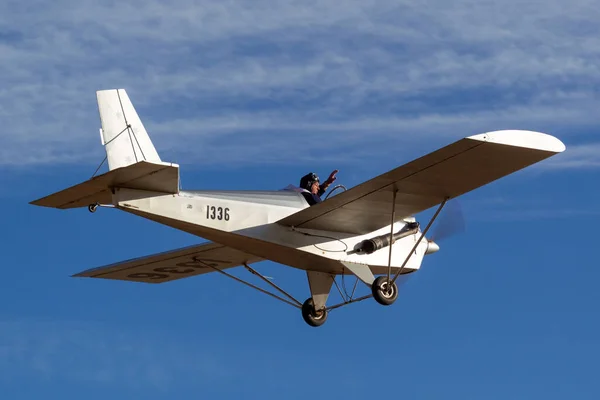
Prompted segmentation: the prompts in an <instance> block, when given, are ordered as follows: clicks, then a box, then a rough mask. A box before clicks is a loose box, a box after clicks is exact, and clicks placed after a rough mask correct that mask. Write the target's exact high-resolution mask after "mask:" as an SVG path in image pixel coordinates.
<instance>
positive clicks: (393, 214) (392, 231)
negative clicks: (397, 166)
mask: <svg viewBox="0 0 600 400" xmlns="http://www.w3.org/2000/svg"><path fill="white" fill-rule="evenodd" d="M397 192H398V189H397V188H396V187H395V186H394V197H393V198H392V222H391V223H390V254H389V256H388V273H387V281H388V282H389V281H390V275H391V274H392V246H393V245H394V219H395V217H396V193H397ZM411 253H412V252H411Z"/></svg>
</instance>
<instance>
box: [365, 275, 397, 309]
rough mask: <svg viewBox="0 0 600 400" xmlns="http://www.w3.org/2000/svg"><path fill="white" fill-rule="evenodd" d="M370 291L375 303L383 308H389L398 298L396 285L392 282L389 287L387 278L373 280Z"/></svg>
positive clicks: (381, 277)
mask: <svg viewBox="0 0 600 400" xmlns="http://www.w3.org/2000/svg"><path fill="white" fill-rule="evenodd" d="M371 291H372V292H373V298H374V299H375V301H377V302H378V303H379V304H381V305H384V306H389V305H390V304H392V303H394V302H395V301H396V299H397V298H398V285H396V282H392V283H391V285H390V282H388V280H387V276H380V277H378V278H377V279H375V281H374V282H373V285H372V286H371Z"/></svg>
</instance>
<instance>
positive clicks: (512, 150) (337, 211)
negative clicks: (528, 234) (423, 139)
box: [278, 130, 565, 234]
mask: <svg viewBox="0 0 600 400" xmlns="http://www.w3.org/2000/svg"><path fill="white" fill-rule="evenodd" d="M564 150H565V145H564V144H563V143H562V142H561V141H560V140H558V139H557V138H555V137H553V136H550V135H547V134H544V133H540V132H532V131H521V130H506V131H494V132H488V133H484V134H480V135H475V136H470V137H466V138H463V139H461V140H459V141H457V142H455V143H452V144H450V145H448V146H446V147H443V148H441V149H439V150H436V151H434V152H432V153H429V154H427V155H425V156H423V157H421V158H418V159H416V160H413V161H411V162H409V163H407V164H405V165H402V166H400V167H398V168H395V169H393V170H391V171H388V172H386V173H384V174H382V175H379V176H377V177H375V178H373V179H370V180H368V181H366V182H364V183H362V184H360V185H358V186H355V187H353V188H351V189H349V190H347V191H345V192H342V193H340V194H338V195H336V196H333V197H331V198H329V199H327V200H325V201H323V202H322V203H319V204H316V205H314V206H311V207H308V208H305V209H303V210H301V211H299V212H297V213H294V214H292V215H290V216H288V217H285V218H283V219H281V220H279V221H278V223H279V224H281V225H285V226H294V227H299V228H306V229H322V230H326V231H338V232H347V233H354V234H365V233H368V232H372V231H374V230H376V229H380V228H382V227H384V226H386V225H389V224H390V221H391V217H392V201H393V189H394V188H396V189H397V190H398V192H397V193H396V214H395V221H400V220H402V219H403V218H406V217H409V216H413V215H415V214H417V213H419V212H422V211H425V210H427V209H429V208H431V207H433V206H435V205H437V204H440V203H441V202H442V201H444V199H445V198H454V197H457V196H460V195H462V194H464V193H467V192H469V191H472V190H474V189H477V188H479V187H481V186H484V185H486V184H488V183H490V182H492V181H495V180H496V179H499V178H501V177H503V176H506V175H509V174H511V173H513V172H516V171H518V170H520V169H523V168H525V167H527V166H530V165H532V164H535V163H537V162H539V161H542V160H544V159H546V158H548V157H551V156H553V155H555V154H557V153H561V152H563V151H564Z"/></svg>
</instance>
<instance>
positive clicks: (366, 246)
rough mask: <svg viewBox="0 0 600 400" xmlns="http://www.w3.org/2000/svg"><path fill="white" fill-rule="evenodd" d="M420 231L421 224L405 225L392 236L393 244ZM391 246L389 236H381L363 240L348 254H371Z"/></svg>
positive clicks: (411, 223)
mask: <svg viewBox="0 0 600 400" xmlns="http://www.w3.org/2000/svg"><path fill="white" fill-rule="evenodd" d="M418 231H419V223H418V222H409V223H408V224H406V225H404V226H403V227H402V229H400V230H399V231H398V232H396V233H394V235H393V236H392V238H393V239H392V243H393V242H395V241H397V240H398V239H402V238H403V237H406V236H410V235H414V234H415V233H417V232H418ZM390 244H391V243H390V235H389V234H385V235H380V236H376V237H374V238H371V239H367V240H363V241H362V242H360V243H359V244H358V245H357V246H356V247H355V248H354V250H352V251H350V252H348V254H354V253H356V254H371V253H373V252H375V251H377V250H380V249H383V248H384V247H387V246H389V245H390ZM436 246H437V245H436Z"/></svg>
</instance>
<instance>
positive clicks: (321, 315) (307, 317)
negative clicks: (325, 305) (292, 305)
mask: <svg viewBox="0 0 600 400" xmlns="http://www.w3.org/2000/svg"><path fill="white" fill-rule="evenodd" d="M302 318H304V321H306V323H307V324H309V325H310V326H321V325H323V324H324V323H325V321H326V320H327V310H319V311H317V310H315V305H314V303H313V299H312V297H309V298H308V299H306V301H305V302H304V304H302Z"/></svg>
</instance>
